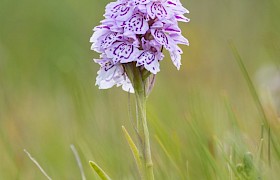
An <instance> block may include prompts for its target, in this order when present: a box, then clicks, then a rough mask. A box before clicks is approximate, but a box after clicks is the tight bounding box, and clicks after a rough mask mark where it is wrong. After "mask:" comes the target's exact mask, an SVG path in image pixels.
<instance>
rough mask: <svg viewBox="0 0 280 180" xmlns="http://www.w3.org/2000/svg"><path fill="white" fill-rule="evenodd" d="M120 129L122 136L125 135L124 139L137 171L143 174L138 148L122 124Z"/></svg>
mask: <svg viewBox="0 0 280 180" xmlns="http://www.w3.org/2000/svg"><path fill="white" fill-rule="evenodd" d="M122 131H123V133H124V136H125V139H126V141H127V143H128V144H129V147H130V150H131V152H132V154H133V157H134V159H135V162H136V165H137V168H138V171H139V173H140V176H141V175H142V174H143V170H142V169H143V168H142V167H143V166H142V162H141V158H140V154H139V150H138V149H137V147H136V145H135V143H134V142H133V140H132V138H131V136H130V135H129V133H128V132H127V130H126V129H125V127H124V126H122Z"/></svg>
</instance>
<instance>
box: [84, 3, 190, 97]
mask: <svg viewBox="0 0 280 180" xmlns="http://www.w3.org/2000/svg"><path fill="white" fill-rule="evenodd" d="M185 13H189V11H188V10H187V9H185V8H184V7H183V6H182V4H181V3H180V1H179V0H117V1H116V2H111V3H109V4H108V5H107V6H106V11H105V14H104V17H105V19H104V20H102V21H101V25H99V26H97V27H95V28H94V33H93V35H92V37H91V38H90V42H91V43H92V46H91V49H92V50H94V51H96V52H98V53H100V54H101V55H100V59H98V60H95V62H96V63H98V64H99V65H100V70H99V71H98V76H97V78H96V85H98V86H99V88H100V89H108V88H111V87H113V86H114V85H116V86H122V88H123V90H125V91H128V92H130V93H133V92H134V87H133V85H132V83H131V80H130V78H129V77H128V75H127V73H128V72H127V71H126V70H125V67H124V66H125V65H127V64H133V66H135V67H137V68H139V70H140V71H141V72H143V73H146V74H150V75H156V74H157V73H158V72H159V71H160V61H162V60H163V58H164V55H163V52H162V50H163V48H165V49H166V50H167V51H169V54H170V57H171V60H172V62H173V64H174V65H175V67H176V68H177V69H178V70H179V69H180V66H181V54H182V53H183V52H182V50H181V49H180V47H179V46H178V44H184V45H189V42H188V40H187V39H186V38H184V37H183V36H182V34H181V30H180V28H179V26H178V22H189V19H188V18H187V17H185V16H184V14H185ZM146 71H147V72H146Z"/></svg>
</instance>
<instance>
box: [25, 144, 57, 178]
mask: <svg viewBox="0 0 280 180" xmlns="http://www.w3.org/2000/svg"><path fill="white" fill-rule="evenodd" d="M23 151H24V152H25V153H26V154H27V156H28V157H29V159H30V160H31V161H32V162H33V163H34V164H35V165H36V166H37V167H38V168H39V170H40V171H41V172H42V173H43V174H44V176H46V178H47V179H48V180H52V178H50V177H49V176H48V174H47V173H46V172H45V171H44V169H43V168H42V167H41V166H40V164H39V163H38V162H37V161H36V159H35V158H33V157H32V156H31V154H30V153H29V152H28V151H27V150H26V149H24V150H23Z"/></svg>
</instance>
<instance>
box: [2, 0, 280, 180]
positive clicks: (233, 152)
mask: <svg viewBox="0 0 280 180" xmlns="http://www.w3.org/2000/svg"><path fill="white" fill-rule="evenodd" d="M108 2H109V1H95V0H86V1H74V0H67V1H66V0H62V1H43V0H39V1H38V0H36V1H35V0H29V1H26V2H15V1H11V0H1V1H0V26H1V28H0V179H46V178H45V176H44V175H43V174H42V173H41V171H40V170H39V169H38V168H37V167H36V166H35V165H34V163H33V162H32V161H31V160H30V159H29V157H28V156H27V155H26V153H25V152H24V151H23V150H24V149H27V150H28V152H29V153H30V154H31V156H32V157H34V158H35V159H36V160H37V161H38V163H39V164H40V166H41V167H42V168H43V169H44V171H45V172H46V173H47V174H48V175H49V176H50V177H51V178H52V179H82V175H81V171H80V168H79V165H78V163H77V158H76V157H77V156H76V155H74V154H73V152H72V150H71V148H70V145H71V144H73V145H74V146H75V147H76V148H75V149H76V152H77V154H78V155H79V159H80V162H81V165H82V167H83V171H84V174H85V177H86V179H99V177H98V175H97V174H96V173H95V172H94V171H93V170H92V169H91V167H90V165H89V161H93V162H95V163H96V164H97V165H98V166H99V167H101V168H102V170H103V171H105V172H106V173H107V175H108V176H110V177H111V178H112V179H122V180H125V179H138V178H139V175H138V171H137V166H136V164H135V162H134V157H133V155H132V153H131V151H130V148H129V145H128V144H127V140H126V137H125V136H124V134H123V130H122V126H125V128H126V130H127V131H128V132H129V134H130V135H131V138H132V139H136V136H135V134H134V133H133V131H134V130H133V126H132V124H131V121H130V116H129V113H128V112H129V107H128V104H129V100H128V95H127V94H126V93H125V92H122V91H121V90H120V89H117V88H114V89H110V90H104V91H101V90H98V89H97V87H95V86H94V81H95V76H96V71H97V68H98V67H97V66H95V65H94V63H92V62H91V59H92V58H93V57H97V54H94V53H92V52H91V51H90V50H89V47H90V43H89V42H88V41H89V37H90V35H91V33H92V32H91V31H90V29H92V28H93V24H94V23H95V24H96V25H97V24H98V20H99V19H101V18H102V14H103V11H104V6H105V4H107V3H108ZM182 3H183V4H185V5H186V7H188V9H189V10H190V12H191V14H190V15H189V17H190V18H191V23H190V24H188V25H187V26H185V25H182V26H181V27H182V29H183V32H185V34H184V33H183V34H184V35H186V37H188V38H189V40H190V44H191V46H190V47H183V51H184V54H183V59H182V63H183V66H182V69H181V70H180V71H179V72H178V71H176V69H175V68H173V67H172V68H171V62H170V59H169V58H166V59H165V60H164V61H163V63H161V72H160V73H159V74H158V75H157V77H156V84H155V88H154V90H153V92H152V93H151V95H150V97H149V99H148V102H147V118H148V126H149V129H150V137H151V149H152V159H153V163H154V173H155V179H168V180H169V179H171V180H173V179H193V180H200V179H201V180H204V179H207V180H208V179H220V180H224V179H229V180H233V179H258V178H259V179H268V180H273V179H275V180H277V179H279V176H280V172H279V169H280V142H279V141H280V125H279V112H277V110H279V107H277V106H276V105H275V104H273V101H274V100H276V99H277V98H279V96H278V97H277V96H275V95H274V96H272V95H271V94H269V91H266V89H262V88H261V87H260V86H259V84H258V81H257V80H256V79H255V74H257V72H258V71H259V70H260V69H262V68H263V67H265V66H267V65H272V66H275V67H277V66H278V67H279V66H280V65H279V62H280V60H279V57H280V53H279V52H280V51H279V50H280V44H279V42H280V24H279V22H278V21H279V20H278V17H279V16H280V3H279V2H278V1H277V0H269V1H253V0H249V1H243V0H236V1H219V0H214V1H206V0H202V1H192V0H190V1H185V0H184V1H182ZM229 39H231V40H232V42H234V48H232V46H229V44H228V40H229ZM167 57H168V56H167ZM267 81H269V79H267ZM278 92H279V91H278ZM263 95H264V96H263ZM130 101H131V102H130V103H131V105H130V107H131V114H132V115H131V117H132V118H134V117H135V114H134V108H133V107H134V101H133V98H131V99H130Z"/></svg>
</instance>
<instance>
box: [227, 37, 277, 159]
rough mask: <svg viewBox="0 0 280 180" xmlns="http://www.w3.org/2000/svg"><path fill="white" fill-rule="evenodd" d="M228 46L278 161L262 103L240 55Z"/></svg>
mask: <svg viewBox="0 0 280 180" xmlns="http://www.w3.org/2000/svg"><path fill="white" fill-rule="evenodd" d="M229 45H230V47H231V50H232V52H233V54H234V56H235V59H236V61H237V63H238V65H239V67H240V69H241V71H242V74H243V76H244V78H245V80H246V82H247V85H248V87H249V90H250V93H251V95H252V97H253V100H254V101H255V104H256V106H257V108H258V110H259V112H260V115H261V116H262V123H263V124H264V127H265V128H266V130H267V131H268V132H269V134H270V140H271V143H272V146H273V148H274V150H275V152H276V154H277V157H278V159H280V148H279V144H277V142H276V141H277V138H276V139H275V137H274V136H273V134H272V132H270V126H269V123H268V118H267V116H266V113H265V111H264V108H263V106H262V103H261V101H260V98H259V96H258V93H257V91H256V88H255V86H254V84H253V82H252V80H251V78H250V75H249V73H248V71H247V69H246V67H245V65H244V63H243V60H242V58H241V56H240V54H239V53H238V51H237V49H236V47H235V46H234V43H233V42H231V41H230V42H229ZM269 143H270V141H269ZM269 147H270V146H269ZM269 152H270V151H269ZM269 157H270V154H269Z"/></svg>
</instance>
